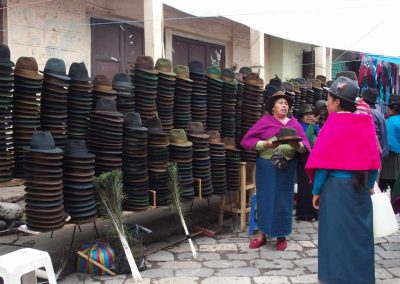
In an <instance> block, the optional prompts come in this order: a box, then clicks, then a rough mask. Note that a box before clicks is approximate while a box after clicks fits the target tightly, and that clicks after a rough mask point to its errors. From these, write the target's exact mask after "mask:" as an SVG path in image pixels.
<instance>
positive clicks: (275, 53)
mask: <svg viewBox="0 0 400 284" xmlns="http://www.w3.org/2000/svg"><path fill="white" fill-rule="evenodd" d="M303 50H305V51H310V50H311V45H310V44H304V43H300V42H294V41H290V40H285V39H282V38H278V37H274V36H269V52H268V56H269V65H268V66H267V69H268V74H269V78H272V77H274V75H275V74H276V75H278V76H279V77H280V78H281V79H282V80H286V79H290V78H296V77H301V76H302V73H303V69H302V68H303V67H302V64H303ZM269 78H268V81H269Z"/></svg>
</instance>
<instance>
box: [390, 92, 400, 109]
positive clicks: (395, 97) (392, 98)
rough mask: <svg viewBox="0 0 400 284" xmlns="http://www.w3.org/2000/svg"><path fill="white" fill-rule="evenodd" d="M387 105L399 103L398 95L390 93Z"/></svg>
mask: <svg viewBox="0 0 400 284" xmlns="http://www.w3.org/2000/svg"><path fill="white" fill-rule="evenodd" d="M388 105H389V106H392V105H400V95H391V96H390V98H389V104H388Z"/></svg>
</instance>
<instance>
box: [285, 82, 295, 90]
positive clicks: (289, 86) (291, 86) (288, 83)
mask: <svg viewBox="0 0 400 284" xmlns="http://www.w3.org/2000/svg"><path fill="white" fill-rule="evenodd" d="M282 85H283V87H284V88H285V91H288V92H293V84H292V83H291V82H283V83H282Z"/></svg>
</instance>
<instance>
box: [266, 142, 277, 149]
mask: <svg viewBox="0 0 400 284" xmlns="http://www.w3.org/2000/svg"><path fill="white" fill-rule="evenodd" d="M263 146H264V148H265V149H275V148H276V147H278V146H279V143H278V142H277V141H264V144H263Z"/></svg>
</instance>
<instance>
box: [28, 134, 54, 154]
mask: <svg viewBox="0 0 400 284" xmlns="http://www.w3.org/2000/svg"><path fill="white" fill-rule="evenodd" d="M55 148H56V146H55V143H54V138H53V136H52V135H51V133H50V132H48V131H36V132H35V133H33V135H32V138H31V149H32V150H52V149H55Z"/></svg>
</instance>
